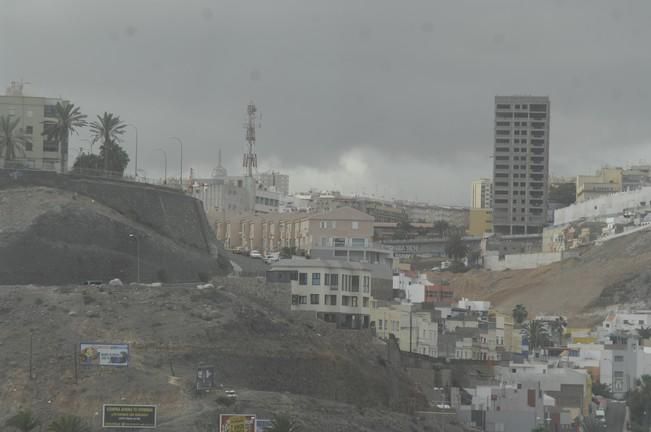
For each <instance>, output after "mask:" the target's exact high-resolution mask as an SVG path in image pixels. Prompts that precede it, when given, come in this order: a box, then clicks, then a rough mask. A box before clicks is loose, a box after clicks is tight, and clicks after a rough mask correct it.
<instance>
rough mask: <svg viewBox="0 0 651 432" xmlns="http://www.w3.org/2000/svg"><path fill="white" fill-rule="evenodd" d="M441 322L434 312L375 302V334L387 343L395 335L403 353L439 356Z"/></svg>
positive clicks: (417, 307)
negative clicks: (434, 316) (433, 314)
mask: <svg viewBox="0 0 651 432" xmlns="http://www.w3.org/2000/svg"><path fill="white" fill-rule="evenodd" d="M438 326H439V324H438V321H437V320H435V319H433V316H432V311H425V310H422V309H421V306H420V305H416V304H410V303H383V302H379V301H373V307H372V308H371V327H373V328H374V329H375V335H376V336H377V337H379V338H380V339H383V340H388V339H389V338H390V336H391V335H393V336H394V337H395V338H396V339H397V341H398V345H399V347H400V350H401V351H405V352H414V353H418V354H423V355H427V356H430V357H438Z"/></svg>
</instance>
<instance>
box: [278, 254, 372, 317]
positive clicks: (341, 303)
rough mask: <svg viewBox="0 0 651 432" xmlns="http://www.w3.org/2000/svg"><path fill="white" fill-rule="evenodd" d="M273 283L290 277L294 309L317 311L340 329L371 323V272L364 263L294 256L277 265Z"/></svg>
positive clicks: (292, 308) (318, 314)
mask: <svg viewBox="0 0 651 432" xmlns="http://www.w3.org/2000/svg"><path fill="white" fill-rule="evenodd" d="M267 279H268V280H269V281H271V282H283V281H287V280H289V283H290V287H291V310H292V311H303V312H314V313H315V314H316V317H317V318H318V319H321V320H324V321H326V322H332V323H336V325H337V327H338V328H347V329H361V328H368V327H369V325H370V312H371V301H372V297H371V284H372V280H371V272H370V271H369V270H368V269H367V268H366V267H364V265H363V264H361V263H356V262H347V261H340V260H321V259H305V258H294V259H291V260H281V261H279V262H278V263H276V264H274V265H273V266H272V268H271V270H270V271H269V273H268V274H267Z"/></svg>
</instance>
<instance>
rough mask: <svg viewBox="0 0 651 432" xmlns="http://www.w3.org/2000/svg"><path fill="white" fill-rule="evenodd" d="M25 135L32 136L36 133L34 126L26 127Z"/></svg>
mask: <svg viewBox="0 0 651 432" xmlns="http://www.w3.org/2000/svg"><path fill="white" fill-rule="evenodd" d="M25 133H26V134H27V135H31V134H33V133H34V126H25Z"/></svg>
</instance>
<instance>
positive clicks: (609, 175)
mask: <svg viewBox="0 0 651 432" xmlns="http://www.w3.org/2000/svg"><path fill="white" fill-rule="evenodd" d="M622 171H623V170H622V169H621V168H602V169H600V170H599V171H597V172H596V173H595V175H579V176H576V202H577V203H580V202H584V201H588V200H591V199H594V198H598V197H600V196H603V195H610V194H612V193H616V192H621V191H622Z"/></svg>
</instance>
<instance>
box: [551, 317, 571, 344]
mask: <svg viewBox="0 0 651 432" xmlns="http://www.w3.org/2000/svg"><path fill="white" fill-rule="evenodd" d="M566 326H567V323H566V322H565V320H564V319H562V318H556V319H555V320H554V321H552V322H550V323H549V327H550V331H551V335H552V336H556V337H557V338H558V345H559V346H561V345H563V332H565V327H566Z"/></svg>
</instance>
